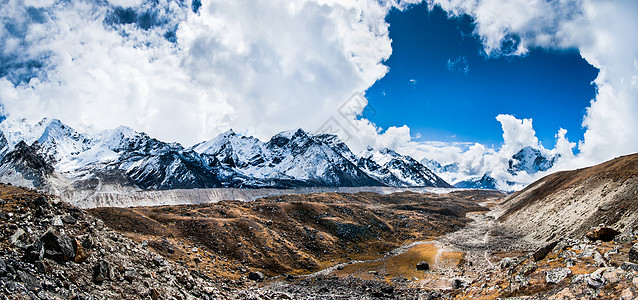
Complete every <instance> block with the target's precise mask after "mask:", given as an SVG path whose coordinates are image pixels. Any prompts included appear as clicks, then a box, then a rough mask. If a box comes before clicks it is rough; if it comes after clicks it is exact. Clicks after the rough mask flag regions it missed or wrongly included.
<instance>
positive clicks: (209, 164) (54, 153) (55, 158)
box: [0, 119, 449, 190]
mask: <svg viewBox="0 0 638 300" xmlns="http://www.w3.org/2000/svg"><path fill="white" fill-rule="evenodd" d="M0 129H1V131H0V133H1V134H2V135H1V136H0V151H2V152H0V153H1V154H2V157H5V156H7V157H9V154H11V153H12V151H15V150H16V145H17V143H18V142H20V141H22V142H23V143H24V144H25V145H27V146H29V145H31V144H34V143H37V144H38V145H37V147H35V148H34V149H32V151H31V152H33V153H32V154H33V155H35V156H38V157H41V158H42V159H43V160H44V161H45V162H47V163H48V164H49V165H51V166H52V167H53V171H54V173H56V174H58V175H60V178H63V179H64V180H66V181H68V182H71V183H73V185H75V186H78V187H80V188H86V187H91V188H94V187H98V186H101V187H104V186H109V185H113V184H115V185H130V184H133V185H135V187H136V188H139V189H143V190H145V189H174V188H210V187H241V188H260V187H270V188H290V187H308V186H327V187H345V186H395V187H410V186H420V187H421V186H423V187H449V185H448V184H447V183H446V182H445V181H443V180H442V179H441V178H439V177H438V176H436V175H435V174H434V173H433V172H432V171H430V170H428V169H427V167H425V166H423V165H422V164H420V163H419V162H417V161H415V160H414V159H412V158H410V157H407V156H402V155H400V154H398V153H396V152H394V151H392V150H389V149H381V150H379V151H375V150H373V149H372V148H370V153H373V152H374V153H375V154H371V155H372V156H370V157H359V156H357V155H355V154H354V153H352V151H351V150H350V149H349V147H348V146H347V145H346V144H345V143H344V142H343V141H341V140H340V139H339V138H338V137H337V136H335V135H329V134H316V135H315V134H312V133H309V132H306V131H304V130H303V129H301V128H297V129H295V130H289V131H283V132H280V133H278V134H276V135H274V136H273V137H272V138H270V140H268V141H267V142H262V141H261V140H259V139H257V138H254V137H252V136H243V135H240V134H237V133H235V132H234V131H233V130H232V129H231V130H228V131H226V132H224V133H222V134H220V135H219V136H217V137H215V138H213V139H211V140H208V141H204V142H201V143H198V144H196V145H194V146H192V147H190V148H184V147H183V146H182V145H180V144H178V143H166V142H163V141H160V140H158V139H155V138H153V137H150V136H149V135H147V134H146V133H144V132H137V131H135V130H133V129H132V128H129V127H126V126H120V127H117V128H115V129H110V130H104V131H101V132H98V133H95V134H92V135H90V136H89V135H87V134H83V133H79V132H77V131H76V130H74V129H73V128H72V127H70V126H68V125H66V124H64V123H62V122H61V121H60V120H57V119H44V120H42V121H40V122H38V123H37V124H36V125H30V124H29V123H28V122H27V121H25V120H18V121H4V122H2V123H0ZM4 136H6V137H7V138H5V139H4V140H3V139H2V137H4ZM16 141H18V142H16ZM373 156H374V157H373ZM12 163H13V162H12V161H7V162H6V165H7V166H5V168H4V170H5V171H6V170H9V169H11V170H14V169H16V168H15V167H16V166H13V165H11V164H12ZM18 170H21V169H20V168H18ZM12 174H13V173H12ZM47 176H48V175H46V174H45V175H43V176H42V177H43V178H42V180H35V181H33V182H32V184H31V185H32V186H36V187H37V186H40V185H45V186H46V185H49V184H53V183H52V182H49V181H47V180H46V177H47ZM9 177H10V176H9ZM9 177H8V175H7V173H6V172H5V173H2V172H0V178H2V179H3V180H5V181H6V182H11V178H9Z"/></svg>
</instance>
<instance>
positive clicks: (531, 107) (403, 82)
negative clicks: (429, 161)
mask: <svg viewBox="0 0 638 300" xmlns="http://www.w3.org/2000/svg"><path fill="white" fill-rule="evenodd" d="M386 21H387V22H388V23H389V24H390V38H391V39H392V55H391V56H390V58H389V59H388V60H387V61H386V62H384V64H385V65H387V66H388V67H389V69H390V71H389V72H388V73H387V74H386V75H385V76H384V77H383V78H382V79H380V80H379V81H377V82H376V83H375V84H374V85H373V86H371V87H370V88H369V89H368V90H367V91H366V93H365V94H366V97H367V99H368V101H369V105H370V106H372V107H373V108H374V109H375V111H376V114H375V115H372V116H366V117H368V118H369V119H370V120H371V121H373V122H374V123H376V124H377V125H378V126H380V127H382V128H388V127H390V126H400V125H403V124H405V125H408V126H409V127H410V128H411V133H412V135H413V136H414V135H417V133H418V134H420V135H421V138H420V139H421V140H437V141H445V142H456V141H458V142H480V143H483V144H486V145H494V146H496V147H498V145H499V144H500V143H502V130H501V127H500V126H501V125H500V123H499V122H497V121H496V119H495V117H496V116H497V115H498V114H511V115H514V116H516V117H517V118H519V119H521V118H532V119H533V124H534V129H535V130H536V133H537V137H538V138H539V140H540V141H541V142H542V143H543V145H544V146H545V147H552V146H553V144H554V141H555V138H554V135H555V134H556V132H557V130H558V129H559V128H561V127H562V128H565V129H567V130H568V134H567V136H568V138H569V139H570V140H582V138H583V133H584V129H583V128H582V126H581V124H582V120H583V115H584V113H585V108H586V107H588V106H589V103H590V100H591V99H593V98H594V97H595V86H594V85H592V84H591V82H592V81H593V80H594V79H595V78H596V76H597V74H598V70H597V69H596V68H594V67H592V66H591V65H590V64H588V63H587V61H585V60H584V59H583V58H581V56H580V54H579V52H578V50H577V49H566V50H565V49H564V50H547V49H540V48H532V49H531V50H530V51H529V53H528V54H527V55H524V56H513V55H507V49H508V46H507V45H505V44H503V45H504V46H505V47H503V48H504V50H503V51H502V52H503V53H501V54H500V55H493V56H491V57H487V56H486V55H485V53H484V51H483V47H482V44H481V42H480V40H479V38H478V37H477V35H476V34H473V31H474V29H475V28H474V25H473V24H474V23H473V20H472V19H471V18H470V17H469V16H467V15H464V16H462V17H459V18H448V17H447V15H446V13H445V12H444V11H443V10H441V9H440V8H439V7H438V6H437V7H434V8H433V9H432V10H428V8H427V6H426V4H420V5H416V6H413V7H412V8H410V9H408V10H406V11H400V10H392V11H391V12H390V13H389V14H388V16H387V17H386ZM510 41H511V43H514V44H513V46H515V43H516V42H517V37H516V36H512V38H511V39H510Z"/></svg>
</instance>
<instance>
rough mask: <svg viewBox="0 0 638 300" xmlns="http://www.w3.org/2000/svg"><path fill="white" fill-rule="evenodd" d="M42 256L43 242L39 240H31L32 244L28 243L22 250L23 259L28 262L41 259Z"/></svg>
mask: <svg viewBox="0 0 638 300" xmlns="http://www.w3.org/2000/svg"><path fill="white" fill-rule="evenodd" d="M43 257H44V243H43V242H42V241H41V240H37V241H35V242H33V244H31V245H29V246H28V247H27V249H26V250H25V251H24V257H23V258H24V260H26V261H28V262H34V261H38V260H42V258H43Z"/></svg>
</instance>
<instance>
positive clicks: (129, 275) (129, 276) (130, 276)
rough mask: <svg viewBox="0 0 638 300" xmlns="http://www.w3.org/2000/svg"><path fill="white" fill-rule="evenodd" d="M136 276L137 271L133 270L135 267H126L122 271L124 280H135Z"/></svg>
mask: <svg viewBox="0 0 638 300" xmlns="http://www.w3.org/2000/svg"><path fill="white" fill-rule="evenodd" d="M136 277H137V272H136V271H135V269H133V268H128V269H126V271H124V279H126V281H128V282H133V280H135V278H136Z"/></svg>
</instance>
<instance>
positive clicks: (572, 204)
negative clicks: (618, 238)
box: [498, 154, 638, 242]
mask: <svg viewBox="0 0 638 300" xmlns="http://www.w3.org/2000/svg"><path fill="white" fill-rule="evenodd" d="M637 175H638V154H632V155H627V156H622V157H618V158H616V159H613V160H611V161H608V162H605V163H602V164H599V165H596V166H593V167H589V168H584V169H578V170H574V171H564V172H558V173H554V174H551V175H549V176H546V177H544V178H542V179H540V180H538V181H536V182H534V183H532V184H530V185H529V186H528V187H527V188H525V189H523V190H522V191H519V192H517V193H514V194H512V195H510V196H509V197H508V198H507V199H506V200H505V201H504V203H503V204H502V206H503V208H505V211H504V213H503V214H502V215H501V216H500V217H499V219H498V220H499V221H501V222H502V223H503V225H504V226H505V227H506V228H508V229H511V230H513V231H514V232H516V233H519V234H521V235H523V236H525V237H527V239H528V240H529V241H536V242H546V241H549V240H553V239H556V238H558V237H561V236H570V237H575V236H581V235H583V234H585V233H586V232H587V231H589V230H590V229H591V227H594V226H597V225H599V224H605V225H606V226H610V227H613V228H615V229H617V230H620V231H627V230H631V229H633V228H634V227H636V226H637V225H638V201H637V200H638V194H637V192H638V177H637Z"/></svg>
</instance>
